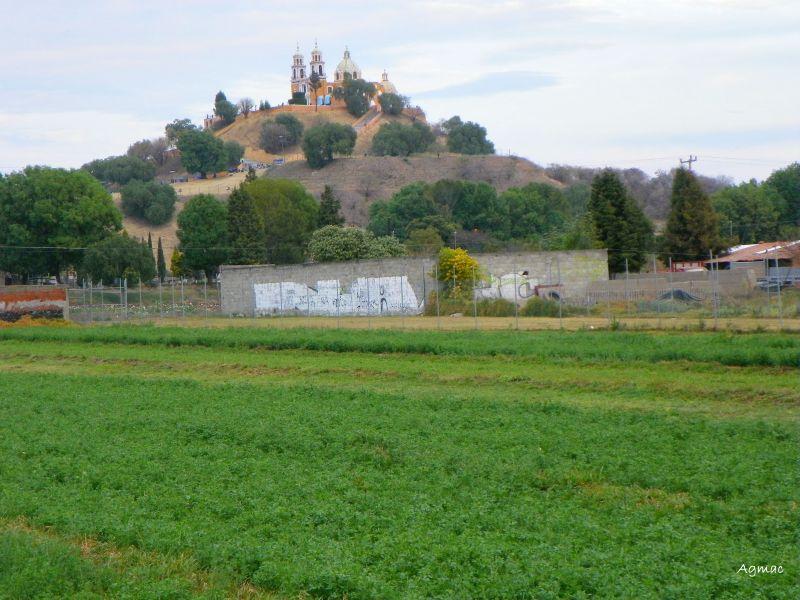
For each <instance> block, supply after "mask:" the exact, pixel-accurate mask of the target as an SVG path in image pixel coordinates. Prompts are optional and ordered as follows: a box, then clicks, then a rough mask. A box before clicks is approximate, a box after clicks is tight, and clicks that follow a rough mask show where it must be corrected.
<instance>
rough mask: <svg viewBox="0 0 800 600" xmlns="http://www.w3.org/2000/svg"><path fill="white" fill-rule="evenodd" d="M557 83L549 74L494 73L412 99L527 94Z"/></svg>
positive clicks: (420, 94) (418, 93)
mask: <svg viewBox="0 0 800 600" xmlns="http://www.w3.org/2000/svg"><path fill="white" fill-rule="evenodd" d="M557 82H558V79H557V78H556V77H555V76H553V75H550V74H549V73H536V72H534V71H498V72H496V73H487V74H485V75H482V76H480V77H478V78H476V79H473V80H471V81H467V82H464V83H460V84H455V85H449V86H447V87H442V88H438V89H433V90H428V91H423V92H417V93H416V94H414V99H415V100H419V99H423V100H425V99H433V98H459V97H472V96H493V95H497V94H509V93H514V92H529V91H532V90H537V89H539V88H544V87H548V86H551V85H555V84H556V83H557Z"/></svg>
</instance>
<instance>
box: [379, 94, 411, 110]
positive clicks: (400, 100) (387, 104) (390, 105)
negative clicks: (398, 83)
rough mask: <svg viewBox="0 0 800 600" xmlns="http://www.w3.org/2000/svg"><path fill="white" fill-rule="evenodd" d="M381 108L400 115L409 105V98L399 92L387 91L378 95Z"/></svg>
mask: <svg viewBox="0 0 800 600" xmlns="http://www.w3.org/2000/svg"><path fill="white" fill-rule="evenodd" d="M378 103H379V104H380V105H381V110H382V111H383V112H384V113H386V114H387V115H399V114H400V113H402V112H403V109H404V108H405V107H406V106H408V98H406V97H405V96H400V95H399V94H392V93H386V94H381V95H380V96H379V97H378Z"/></svg>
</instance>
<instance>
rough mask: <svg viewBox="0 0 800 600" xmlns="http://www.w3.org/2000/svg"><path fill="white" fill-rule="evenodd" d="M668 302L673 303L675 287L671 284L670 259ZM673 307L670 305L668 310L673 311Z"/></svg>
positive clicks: (670, 261)
mask: <svg viewBox="0 0 800 600" xmlns="http://www.w3.org/2000/svg"><path fill="white" fill-rule="evenodd" d="M669 301H670V302H673V303H674V302H675V286H674V285H673V284H672V257H671V256H670V257H669ZM674 308H675V307H674V306H673V305H672V304H670V310H674Z"/></svg>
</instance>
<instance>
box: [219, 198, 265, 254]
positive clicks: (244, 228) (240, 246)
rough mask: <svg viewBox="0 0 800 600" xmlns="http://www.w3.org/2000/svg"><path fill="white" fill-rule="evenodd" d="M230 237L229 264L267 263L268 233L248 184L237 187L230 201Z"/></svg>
mask: <svg viewBox="0 0 800 600" xmlns="http://www.w3.org/2000/svg"><path fill="white" fill-rule="evenodd" d="M228 235H229V236H230V244H231V251H230V253H229V255H228V262H229V263H231V264H234V265H257V264H260V263H265V262H267V237H266V232H265V230H264V225H263V223H262V220H261V218H260V217H259V215H258V212H257V211H256V207H255V204H254V202H253V199H252V198H251V197H250V194H248V193H247V185H246V184H243V185H240V186H238V187H236V188H235V189H234V190H233V192H231V195H230V198H229V199H228Z"/></svg>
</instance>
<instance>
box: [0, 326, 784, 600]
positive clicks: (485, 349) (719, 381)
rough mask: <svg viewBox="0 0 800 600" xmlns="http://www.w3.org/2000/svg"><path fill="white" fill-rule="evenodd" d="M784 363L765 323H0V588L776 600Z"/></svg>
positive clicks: (217, 594) (7, 594)
mask: <svg viewBox="0 0 800 600" xmlns="http://www.w3.org/2000/svg"><path fill="white" fill-rule="evenodd" d="M798 361H800V336H797V335H793V334H777V333H775V334H767V333H761V334H730V333H710V332H698V333H685V332H684V333H674V332H673V333H666V332H661V333H645V332H625V331H591V332H589V331H580V332H559V331H551V332H550V331H542V332H430V331H429V332H425V331H413V332H402V331H376V330H372V331H357V330H320V329H316V330H315V329H281V330H273V329H268V328H258V329H255V330H247V329H243V328H237V329H201V328H196V329H192V328H171V327H155V326H111V327H109V326H105V327H102V326H97V327H63V328H55V327H54V328H51V327H37V328H10V329H0V598H20V599H22V598H24V599H28V598H62V597H80V598H102V597H110V598H194V597H203V598H227V597H233V598H261V597H264V598H348V599H351V600H354V599H360V598H453V599H456V598H457V599H462V598H497V599H500V598H542V599H544V598H631V599H640V598H642V599H643V598H674V599H676V600H677V599H681V600H682V599H686V598H787V599H788V598H791V599H795V598H797V597H799V596H800V586H799V585H798V577H799V576H800V570H799V569H798V567H799V565H798V545H797V544H798V501H799V496H800V491H799V490H800V475H799V474H798V459H800V434H799V433H798V415H799V414H800V375H799V374H798V364H799V362H798ZM742 565H745V567H747V568H749V567H757V566H762V567H763V566H767V567H772V566H775V568H774V569H772V570H773V571H775V572H767V573H763V572H762V573H756V572H754V571H751V573H747V572H744V571H742ZM777 567H780V572H778V569H777Z"/></svg>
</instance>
